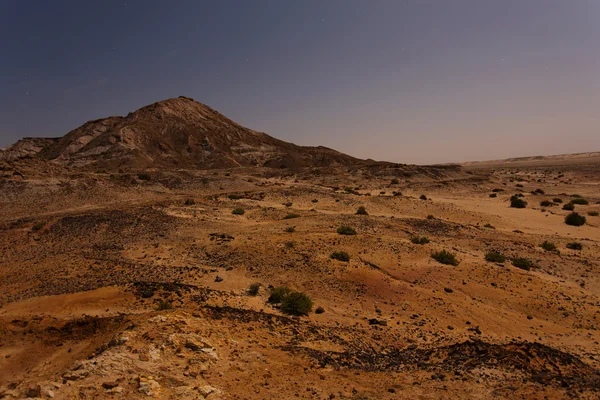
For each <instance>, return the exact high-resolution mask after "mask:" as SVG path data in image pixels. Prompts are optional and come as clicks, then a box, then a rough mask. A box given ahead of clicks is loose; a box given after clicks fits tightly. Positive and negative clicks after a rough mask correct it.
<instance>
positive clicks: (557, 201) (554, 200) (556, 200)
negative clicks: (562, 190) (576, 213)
mask: <svg viewBox="0 0 600 400" xmlns="http://www.w3.org/2000/svg"><path fill="white" fill-rule="evenodd" d="M552 201H553V202H555V203H556V204H560V203H562V202H563V201H562V199H561V198H560V197H555V198H553V199H552Z"/></svg>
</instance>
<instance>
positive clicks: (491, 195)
mask: <svg viewBox="0 0 600 400" xmlns="http://www.w3.org/2000/svg"><path fill="white" fill-rule="evenodd" d="M490 197H492V198H494V197H498V195H497V194H496V193H490Z"/></svg>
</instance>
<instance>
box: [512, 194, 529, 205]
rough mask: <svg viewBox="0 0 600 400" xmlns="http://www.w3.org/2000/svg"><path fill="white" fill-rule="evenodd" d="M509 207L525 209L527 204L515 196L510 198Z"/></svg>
mask: <svg viewBox="0 0 600 400" xmlns="http://www.w3.org/2000/svg"><path fill="white" fill-rule="evenodd" d="M510 206H511V207H512V208H525V207H527V202H526V201H525V200H523V199H521V198H519V197H517V196H512V197H511V198H510Z"/></svg>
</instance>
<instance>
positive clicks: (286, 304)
mask: <svg viewBox="0 0 600 400" xmlns="http://www.w3.org/2000/svg"><path fill="white" fill-rule="evenodd" d="M312 307H313V302H312V300H311V299H310V297H308V295H306V293H302V292H291V293H290V294H288V295H287V296H285V298H284V299H283V301H282V302H281V311H283V312H284V313H286V314H290V315H308V314H309V313H310V312H311V311H312Z"/></svg>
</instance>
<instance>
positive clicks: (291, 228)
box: [284, 226, 296, 233]
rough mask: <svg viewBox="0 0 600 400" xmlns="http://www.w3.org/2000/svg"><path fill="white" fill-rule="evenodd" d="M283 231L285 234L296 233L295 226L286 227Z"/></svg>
mask: <svg viewBox="0 0 600 400" xmlns="http://www.w3.org/2000/svg"><path fill="white" fill-rule="evenodd" d="M284 231H286V232H287V233H294V232H296V227H295V226H288V227H286V228H285V229H284Z"/></svg>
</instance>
